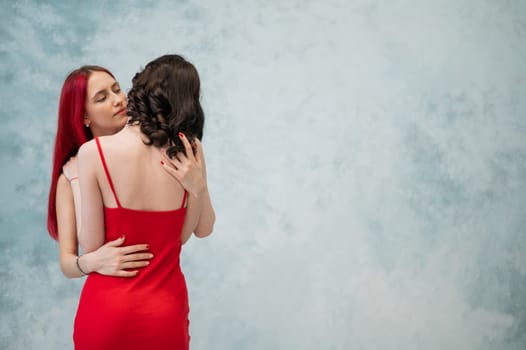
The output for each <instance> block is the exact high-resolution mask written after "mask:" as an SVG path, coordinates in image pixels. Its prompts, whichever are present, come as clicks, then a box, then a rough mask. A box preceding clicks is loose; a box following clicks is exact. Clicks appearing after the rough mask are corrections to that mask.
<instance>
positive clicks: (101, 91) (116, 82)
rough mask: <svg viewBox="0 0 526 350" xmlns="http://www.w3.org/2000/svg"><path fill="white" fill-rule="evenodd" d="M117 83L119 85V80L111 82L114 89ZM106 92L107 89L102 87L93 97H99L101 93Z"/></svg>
mask: <svg viewBox="0 0 526 350" xmlns="http://www.w3.org/2000/svg"><path fill="white" fill-rule="evenodd" d="M115 85H119V82H118V81H115V82H114V83H113V84H111V89H113V88H114V87H115ZM104 92H106V89H102V90H99V91H97V92H96V93H94V94H93V96H92V97H91V98H95V97H97V96H98V95H99V94H102V93H104Z"/></svg>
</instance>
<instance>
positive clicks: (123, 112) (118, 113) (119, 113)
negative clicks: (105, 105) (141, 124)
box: [114, 108, 127, 116]
mask: <svg viewBox="0 0 526 350" xmlns="http://www.w3.org/2000/svg"><path fill="white" fill-rule="evenodd" d="M126 112H127V110H126V108H123V109H120V110H119V111H118V112H117V113H115V114H114V116H117V115H126Z"/></svg>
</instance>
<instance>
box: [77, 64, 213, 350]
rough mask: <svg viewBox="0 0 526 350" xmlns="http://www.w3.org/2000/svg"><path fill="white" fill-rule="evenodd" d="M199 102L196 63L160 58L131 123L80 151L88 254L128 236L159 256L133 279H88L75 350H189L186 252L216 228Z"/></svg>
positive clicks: (83, 238)
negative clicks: (183, 260)
mask: <svg viewBox="0 0 526 350" xmlns="http://www.w3.org/2000/svg"><path fill="white" fill-rule="evenodd" d="M199 95H200V82H199V76H198V73H197V71H196V69H195V68H194V66H193V65H192V64H191V63H189V62H188V61H186V60H185V59H184V58H182V57H181V56H178V55H166V56H162V57H159V58H158V59H156V60H154V61H152V62H150V63H148V64H147V65H146V67H145V68H144V70H143V71H142V72H140V73H138V74H136V76H135V77H134V79H133V86H132V89H131V90H130V92H129V94H128V114H129V115H130V121H129V123H128V125H127V126H126V127H125V128H124V129H123V130H122V131H120V132H119V133H117V134H115V135H113V136H107V137H101V138H95V140H93V141H90V142H87V143H86V144H84V145H83V146H82V147H81V149H80V151H79V169H80V180H81V181H80V185H81V193H82V196H81V198H82V219H83V220H82V229H81V231H80V234H79V242H80V245H81V246H82V248H83V249H84V250H85V251H87V252H90V251H93V250H95V249H97V248H98V247H100V246H101V245H103V244H104V243H105V242H107V241H110V240H112V239H115V238H116V237H117V236H118V235H120V234H122V233H123V232H124V233H126V237H127V242H128V243H130V244H135V243H139V242H146V243H147V244H148V245H149V249H150V251H151V252H152V253H153V254H154V256H155V258H154V259H152V261H151V263H150V265H149V266H147V267H145V268H144V269H142V270H141V272H140V273H139V274H138V275H137V276H136V277H135V278H133V279H122V278H112V277H107V276H103V275H99V274H93V275H90V276H88V278H87V280H86V283H85V285H84V288H83V290H82V294H81V298H80V302H79V307H78V310H77V316H76V318H75V326H74V328H75V330H74V341H75V348H76V349H77V350H82V349H127V350H130V349H144V348H150V349H188V347H189V339H190V337H189V333H188V311H189V308H188V296H187V289H186V283H185V279H184V275H183V273H182V271H181V268H180V265H179V254H180V251H181V245H182V244H183V243H184V242H185V241H186V240H188V239H189V237H190V236H191V234H192V232H193V233H194V234H195V235H196V236H197V237H206V236H208V235H209V234H210V233H211V232H212V229H213V225H214V222H215V214H214V210H213V208H212V205H211V202H210V197H209V194H208V190H207V182H206V169H205V161H204V156H203V150H202V146H201V143H200V139H201V137H202V133H203V125H204V114H203V111H202V109H201V105H200V102H199Z"/></svg>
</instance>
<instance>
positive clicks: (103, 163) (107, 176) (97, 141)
mask: <svg viewBox="0 0 526 350" xmlns="http://www.w3.org/2000/svg"><path fill="white" fill-rule="evenodd" d="M95 142H96V143H97V149H98V150H99V155H100V160H101V162H102V166H103V167H104V172H105V173H106V178H107V179H108V183H109V184H110V188H111V192H112V193H113V197H114V198H115V202H116V203H117V206H118V207H119V208H120V207H121V203H120V202H119V198H117V194H116V193H115V188H114V187H113V181H111V176H110V172H109V171H108V166H107V165H106V160H105V159H104V153H102V147H100V142H99V138H98V137H96V138H95ZM185 195H186V192H185ZM183 203H184V201H183Z"/></svg>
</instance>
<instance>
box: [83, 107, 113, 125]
mask: <svg viewBox="0 0 526 350" xmlns="http://www.w3.org/2000/svg"><path fill="white" fill-rule="evenodd" d="M86 112H87V114H88V118H89V119H90V120H91V121H92V123H96V124H100V125H104V124H108V123H111V120H112V117H113V114H112V113H113V110H112V108H111V106H106V105H105V104H99V105H96V106H91V107H90V108H89V109H86Z"/></svg>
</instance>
